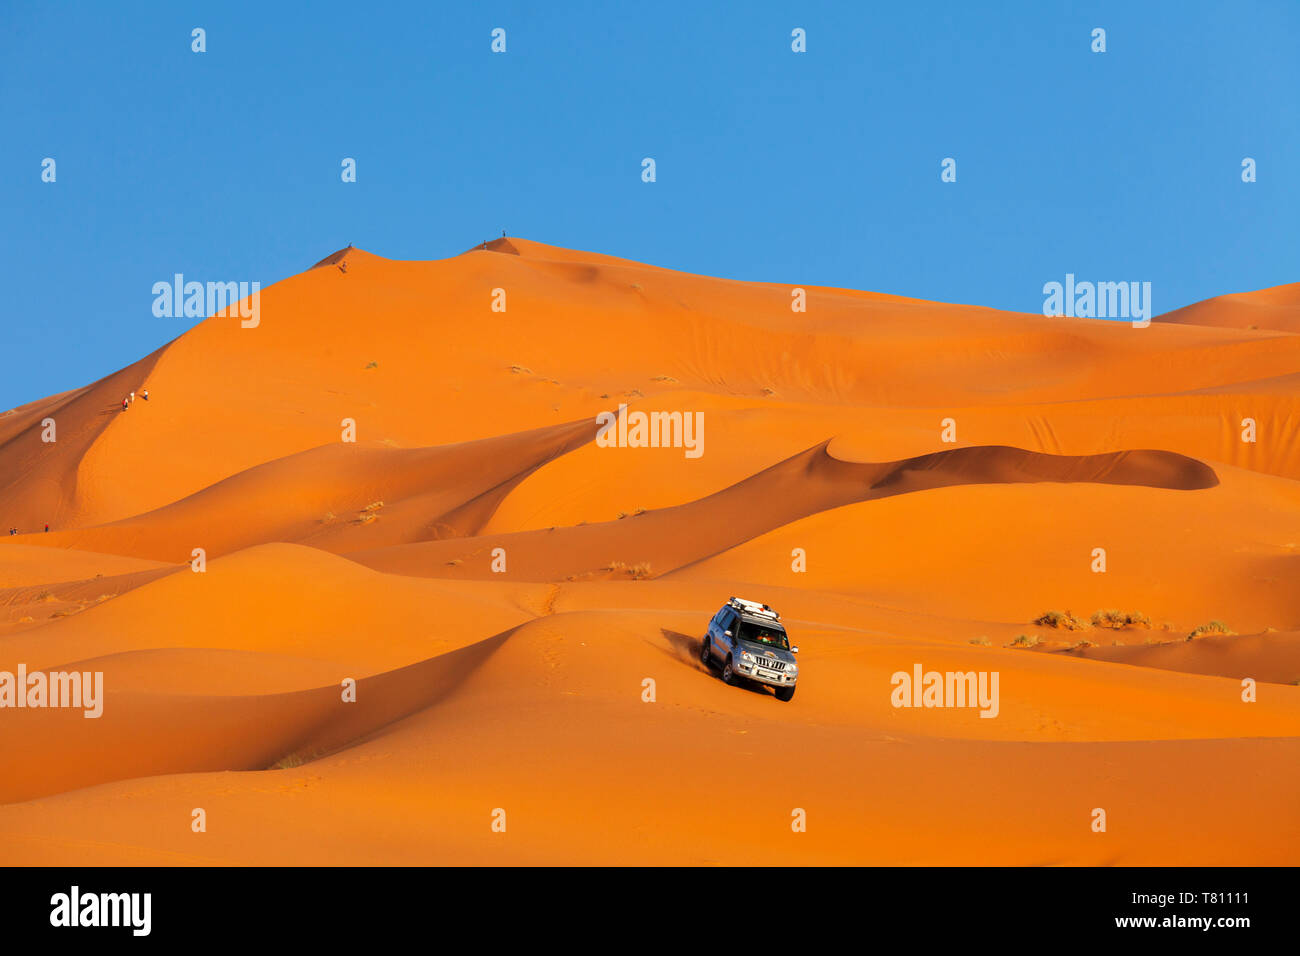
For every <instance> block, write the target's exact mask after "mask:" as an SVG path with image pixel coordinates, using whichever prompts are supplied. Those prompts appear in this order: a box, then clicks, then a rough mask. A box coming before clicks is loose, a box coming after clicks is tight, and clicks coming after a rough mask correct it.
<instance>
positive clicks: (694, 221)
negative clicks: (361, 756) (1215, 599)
mask: <svg viewBox="0 0 1300 956" xmlns="http://www.w3.org/2000/svg"><path fill="white" fill-rule="evenodd" d="M615 7H618V8H620V9H617V10H616V9H613V8H615ZM194 27H203V28H205V29H206V31H207V52H206V53H203V54H196V53H192V52H191V50H190V44H191V39H190V31H191V29H192V28H194ZM494 27H503V28H505V29H506V31H507V52H506V53H505V54H503V55H500V54H493V53H492V52H491V51H490V48H489V47H490V39H491V38H490V32H491V30H492V29H493V28H494ZM795 27H802V28H804V29H805V30H806V31H807V37H808V41H807V42H808V52H807V53H805V54H795V53H792V52H791V50H790V42H791V41H790V31H791V30H792V29H793V28H795ZM1094 27H1104V28H1105V29H1106V31H1107V52H1106V53H1104V54H1094V53H1092V52H1091V50H1090V43H1091V38H1090V33H1091V31H1092V29H1093V28H1094ZM0 94H2V95H0V211H2V219H0V222H2V223H3V230H2V235H0V242H2V243H3V250H2V252H0V263H2V267H0V269H2V271H0V275H2V276H3V279H4V297H3V319H0V361H2V362H3V366H2V367H3V374H2V375H0V408H9V407H11V406H13V405H16V404H19V403H22V402H27V401H32V400H34V399H37V398H40V397H42V396H45V395H47V394H51V393H54V392H57V391H62V390H64V389H68V388H73V387H77V386H80V385H84V384H86V383H88V382H90V381H93V380H94V379H96V378H99V377H100V376H102V375H105V374H107V373H108V372H110V371H113V370H115V369H117V368H119V367H121V366H123V365H125V364H127V363H129V362H131V361H133V360H135V359H136V358H139V357H140V356H142V355H144V354H146V353H148V352H149V351H151V350H152V349H154V348H156V347H157V346H159V345H160V344H162V343H163V342H165V341H167V340H169V339H171V338H173V337H175V336H176V335H178V334H180V333H181V332H183V331H184V329H185V328H186V327H187V326H188V325H189V324H192V320H185V319H163V318H156V317H155V316H154V315H153V314H152V311H151V306H152V302H153V296H152V294H151V291H150V289H151V286H152V285H153V283H154V282H157V281H160V280H167V279H168V278H169V277H170V276H171V275H172V274H173V273H175V272H182V273H184V274H185V275H186V276H187V277H188V278H193V279H200V280H204V281H206V280H208V279H212V280H246V281H252V280H257V281H261V282H262V283H263V285H264V286H266V285H269V284H270V283H272V282H275V281H277V280H279V279H282V278H284V277H286V276H288V275H291V274H293V273H295V272H299V271H301V270H302V269H305V268H307V267H308V266H310V265H311V264H312V263H314V262H315V261H316V260H317V259H319V258H321V257H322V256H324V255H326V254H328V253H330V252H332V251H334V250H335V249H337V248H339V247H341V246H343V245H346V244H347V243H348V242H353V243H355V244H356V245H358V246H361V247H363V248H365V249H368V250H370V251H372V252H375V253H378V254H380V255H384V256H389V257H392V258H412V259H415V258H419V259H428V258H441V257H445V256H449V255H454V254H456V253H459V252H461V251H463V250H465V249H466V248H468V247H469V246H471V245H473V244H475V243H477V242H479V241H480V240H482V239H484V238H490V237H492V236H494V235H499V234H500V231H501V230H502V229H503V228H504V229H507V230H508V231H509V232H510V234H511V235H518V236H524V237H526V238H530V239H536V240H540V241H543V242H550V243H554V244H557V245H563V246H570V247H576V248H585V249H592V250H597V251H600V252H605V253H610V254H613V255H619V256H625V257H628V258H632V259H639V260H643V261H647V262H651V263H654V264H656V265H663V266H668V267H671V268H677V269H684V270H688V271H692V272H701V273H709V274H714V275H721V276H728V277H734V278H741V279H758V280H768V281H778V282H798V283H808V284H820V285H833V286H847V287H854V288H863V289H871V290H876V291H881V292H893V293H898V294H902V295H910V296H917V297H922V298H928V299H936V300H943V301H952V302H969V303H977V304H981V305H989V306H995V307H999V308H1005V309H1016V310H1024V311H1035V312H1037V311H1039V310H1040V309H1041V307H1042V302H1043V295H1042V291H1041V290H1042V286H1043V283H1044V282H1047V281H1050V280H1053V279H1056V280H1061V279H1063V277H1064V275H1065V273H1066V272H1073V273H1075V274H1076V275H1077V276H1078V277H1079V278H1080V279H1092V280H1106V281H1119V280H1142V281H1150V282H1151V283H1152V289H1153V292H1152V295H1153V299H1154V307H1155V311H1156V312H1157V313H1160V312H1165V311H1168V310H1170V309H1173V308H1176V307H1178V306H1182V305H1186V304H1188V303H1190V302H1193V301H1196V300H1198V299H1203V298H1207V297H1209V296H1212V295H1217V294H1220V293H1225V292H1237V291H1245V290H1249V289H1255V288H1260V287H1264V286H1269V285H1277V284H1279V283H1283V282H1293V281H1297V280H1300V255H1298V253H1300V229H1298V222H1300V215H1298V214H1300V116H1298V115H1297V113H1298V106H1297V104H1298V103H1300V3H1297V2H1295V0H1272V2H1258V3H1251V2H1240V0H1233V2H1216V3H1207V2H1195V0H1191V2H1188V0H1178V2H1163V3H1155V2H1141V3H1138V2H1132V0H1125V2H1116V3H1107V2H1091V3H1082V2H1079V3H1052V2H1048V0H1035V2H1023V3H1012V2H990V3H970V2H956V0H954V2H948V3H938V2H931V3H918V2H907V3H867V2H849V0H844V2H840V3H816V2H807V0H800V2H787V3H777V2H765V0H757V2H748V3H743V4H742V3H736V2H725V3H724V2H709V0H691V2H684V3H673V2H660V0H656V2H653V3H641V4H635V5H633V4H630V3H629V4H617V5H616V4H607V3H600V2H594V0H593V2H588V3H574V2H563V0H557V2H554V3H537V2H528V3H524V2H520V3H494V2H481V0H462V2H456V3H451V2H439V0H422V2H413V3H382V2H369V3H367V2H349V3H332V2H314V3H311V4H288V3H269V2H259V3H232V2H221V3H217V2H211V3H181V2H157V3H111V4H110V3H101V2H80V3H58V2H48V3H47V2H39V3H38V2H32V0H6V2H4V3H0ZM47 156H48V157H53V158H54V159H55V160H56V162H57V164H58V165H57V176H58V179H57V182H56V183H54V184H47V183H42V182H41V162H42V160H43V159H44V158H45V157H47ZM347 156H350V157H355V158H356V160H357V163H358V181H357V182H356V183H355V184H344V183H342V182H341V181H340V175H339V174H340V162H341V160H342V159H343V157H347ZM646 156H651V157H654V158H655V160H656V161H657V164H658V181H657V182H656V183H654V184H645V183H643V182H642V181H641V160H642V158H643V157H646ZM949 156H951V157H954V158H955V159H956V160H957V164H958V165H957V173H958V178H957V182H956V183H955V184H945V183H942V182H940V177H939V174H940V161H941V160H942V159H943V158H944V157H949ZM1245 156H1250V157H1253V158H1254V159H1255V160H1256V161H1257V163H1258V182H1256V183H1253V184H1249V185H1248V184H1244V183H1242V182H1241V176H1240V172H1241V166H1240V164H1241V160H1242V158H1243V157H1245Z"/></svg>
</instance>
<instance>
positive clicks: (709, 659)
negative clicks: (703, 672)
mask: <svg viewBox="0 0 1300 956" xmlns="http://www.w3.org/2000/svg"><path fill="white" fill-rule="evenodd" d="M700 663H701V664H703V665H704V666H705V667H712V666H713V655H712V654H710V653H709V639H708V637H707V636H706V637H705V638H704V643H703V644H701V645H700Z"/></svg>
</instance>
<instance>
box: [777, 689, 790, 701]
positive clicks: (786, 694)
mask: <svg viewBox="0 0 1300 956" xmlns="http://www.w3.org/2000/svg"><path fill="white" fill-rule="evenodd" d="M773 690H775V691H776V699H777V700H791V699H792V698H793V697H794V688H793V687H775V688H773Z"/></svg>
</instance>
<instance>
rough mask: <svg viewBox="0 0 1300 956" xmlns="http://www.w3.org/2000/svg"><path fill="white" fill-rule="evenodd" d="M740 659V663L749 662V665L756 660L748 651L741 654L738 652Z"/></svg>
mask: <svg viewBox="0 0 1300 956" xmlns="http://www.w3.org/2000/svg"><path fill="white" fill-rule="evenodd" d="M740 659H741V660H742V661H749V662H750V663H753V662H754V661H755V660H756V658H755V657H754V655H753V654H751V653H749V651H741V652H740Z"/></svg>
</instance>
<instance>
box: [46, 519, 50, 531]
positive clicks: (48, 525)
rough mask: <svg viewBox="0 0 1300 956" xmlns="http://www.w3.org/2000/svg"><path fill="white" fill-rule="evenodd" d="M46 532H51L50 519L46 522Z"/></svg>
mask: <svg viewBox="0 0 1300 956" xmlns="http://www.w3.org/2000/svg"><path fill="white" fill-rule="evenodd" d="M45 533H46V534H49V533H50V523H49V522H48V521H47V522H45Z"/></svg>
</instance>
